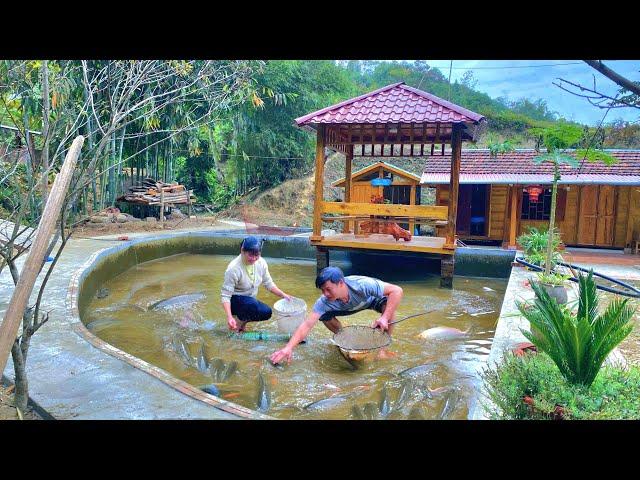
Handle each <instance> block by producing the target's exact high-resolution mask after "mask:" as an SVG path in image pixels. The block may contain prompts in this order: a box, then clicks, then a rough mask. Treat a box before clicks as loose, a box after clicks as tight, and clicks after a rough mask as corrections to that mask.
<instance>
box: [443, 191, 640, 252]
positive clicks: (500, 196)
mask: <svg viewBox="0 0 640 480" xmlns="http://www.w3.org/2000/svg"><path fill="white" fill-rule="evenodd" d="M523 188H524V186H522V185H516V186H510V185H491V195H490V202H491V203H490V210H489V211H490V213H489V222H490V226H489V236H488V238H489V239H491V240H501V241H507V240H508V236H509V214H510V212H509V209H510V208H509V207H510V201H511V194H513V193H515V194H517V195H518V202H517V209H518V210H517V216H516V219H517V229H516V231H517V235H521V234H522V233H525V232H526V231H527V230H528V228H527V227H529V226H531V227H537V228H546V227H547V226H548V225H549V222H548V221H547V220H545V221H536V220H520V212H521V208H522V190H523ZM558 188H559V189H562V190H565V192H566V206H565V211H564V218H562V219H559V218H556V225H557V227H558V229H559V230H560V232H561V236H562V241H563V242H564V243H565V244H566V245H578V232H579V228H580V227H581V226H582V228H587V227H586V224H585V219H582V223H581V220H580V200H581V198H580V197H581V193H582V189H583V188H585V187H583V186H579V185H561V186H559V187H558ZM604 188H607V189H608V188H609V187H604ZM604 188H601V190H603V189H604ZM611 188H613V189H614V195H613V198H614V212H613V213H614V220H613V229H612V234H613V244H612V246H613V247H615V248H624V247H627V246H632V245H631V242H632V240H634V239H636V238H637V239H640V187H626V186H614V187H611ZM448 189H449V188H448V185H437V186H436V205H447V204H448V201H449V192H448ZM592 191H593V188H591V191H589V190H588V189H587V190H584V192H585V194H587V193H588V194H590V195H591V192H592ZM512 192H513V193H512ZM592 203H593V201H592V200H590V199H587V198H585V199H583V205H587V204H589V206H591V204H592ZM595 203H596V204H597V205H598V206H599V208H600V209H601V210H602V209H603V208H606V209H610V207H609V206H607V207H604V206H603V205H602V204H601V202H598V201H597V200H595ZM599 238H600V239H602V238H603V237H602V236H600V237H599Z"/></svg>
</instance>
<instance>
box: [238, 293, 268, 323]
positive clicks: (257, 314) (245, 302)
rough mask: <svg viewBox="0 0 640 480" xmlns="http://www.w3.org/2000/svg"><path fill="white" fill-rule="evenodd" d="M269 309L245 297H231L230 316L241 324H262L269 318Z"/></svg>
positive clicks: (257, 301) (251, 298)
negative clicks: (236, 318)
mask: <svg viewBox="0 0 640 480" xmlns="http://www.w3.org/2000/svg"><path fill="white" fill-rule="evenodd" d="M271 313H272V312H271V307H269V305H266V304H264V303H262V302H261V301H259V300H257V299H255V298H253V297H249V296H247V295H232V296H231V314H232V315H235V316H236V317H238V320H241V321H243V322H262V321H264V320H269V319H270V318H271Z"/></svg>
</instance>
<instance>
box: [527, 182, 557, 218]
mask: <svg viewBox="0 0 640 480" xmlns="http://www.w3.org/2000/svg"><path fill="white" fill-rule="evenodd" d="M566 204H567V192H566V190H565V189H563V188H558V195H557V197H556V221H562V220H564V212H565V208H566ZM550 215H551V188H545V189H544V192H543V193H541V194H540V196H539V197H538V201H537V202H530V201H529V194H528V193H527V192H526V191H525V192H522V211H521V212H520V219H521V220H549V216H550Z"/></svg>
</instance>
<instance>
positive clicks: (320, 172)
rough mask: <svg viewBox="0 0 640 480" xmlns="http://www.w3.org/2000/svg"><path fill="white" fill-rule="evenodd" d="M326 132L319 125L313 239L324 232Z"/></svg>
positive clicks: (322, 126) (318, 237)
mask: <svg viewBox="0 0 640 480" xmlns="http://www.w3.org/2000/svg"><path fill="white" fill-rule="evenodd" d="M324 133H325V126H324V125H322V124H321V125H318V132H317V135H316V177H315V192H314V204H313V205H314V206H313V235H312V236H311V238H312V239H314V238H315V239H320V238H322V237H321V235H320V234H321V232H322V218H321V216H322V213H323V212H322V204H323V201H324V195H323V188H324Z"/></svg>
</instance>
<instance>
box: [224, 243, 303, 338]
mask: <svg viewBox="0 0 640 480" xmlns="http://www.w3.org/2000/svg"><path fill="white" fill-rule="evenodd" d="M261 252H262V241H260V240H258V239H257V238H256V237H253V236H251V237H246V238H245V239H244V240H243V241H242V244H241V245H240V255H238V256H237V257H236V258H234V259H233V260H232V261H231V262H230V263H229V265H228V266H227V270H226V271H225V272H224V282H223V284H222V289H221V296H222V308H223V309H224V311H225V313H226V315H227V324H228V325H229V328H230V329H231V330H235V331H238V332H243V331H244V329H245V326H246V324H247V322H260V321H263V320H268V319H269V318H271V313H272V312H271V308H270V307H269V306H268V305H266V304H264V303H262V302H261V301H259V300H258V299H257V298H256V295H257V294H258V287H259V286H260V285H261V284H263V285H264V287H265V288H266V289H267V290H269V291H270V292H271V293H273V294H274V295H277V296H278V297H280V298H286V299H287V300H291V296H290V295H287V294H286V293H284V292H283V291H282V290H280V289H279V288H278V287H277V286H276V284H275V283H274V281H273V279H272V278H271V275H270V274H269V267H268V266H267V262H266V261H265V260H264V258H262V257H261V256H260V255H261Z"/></svg>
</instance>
